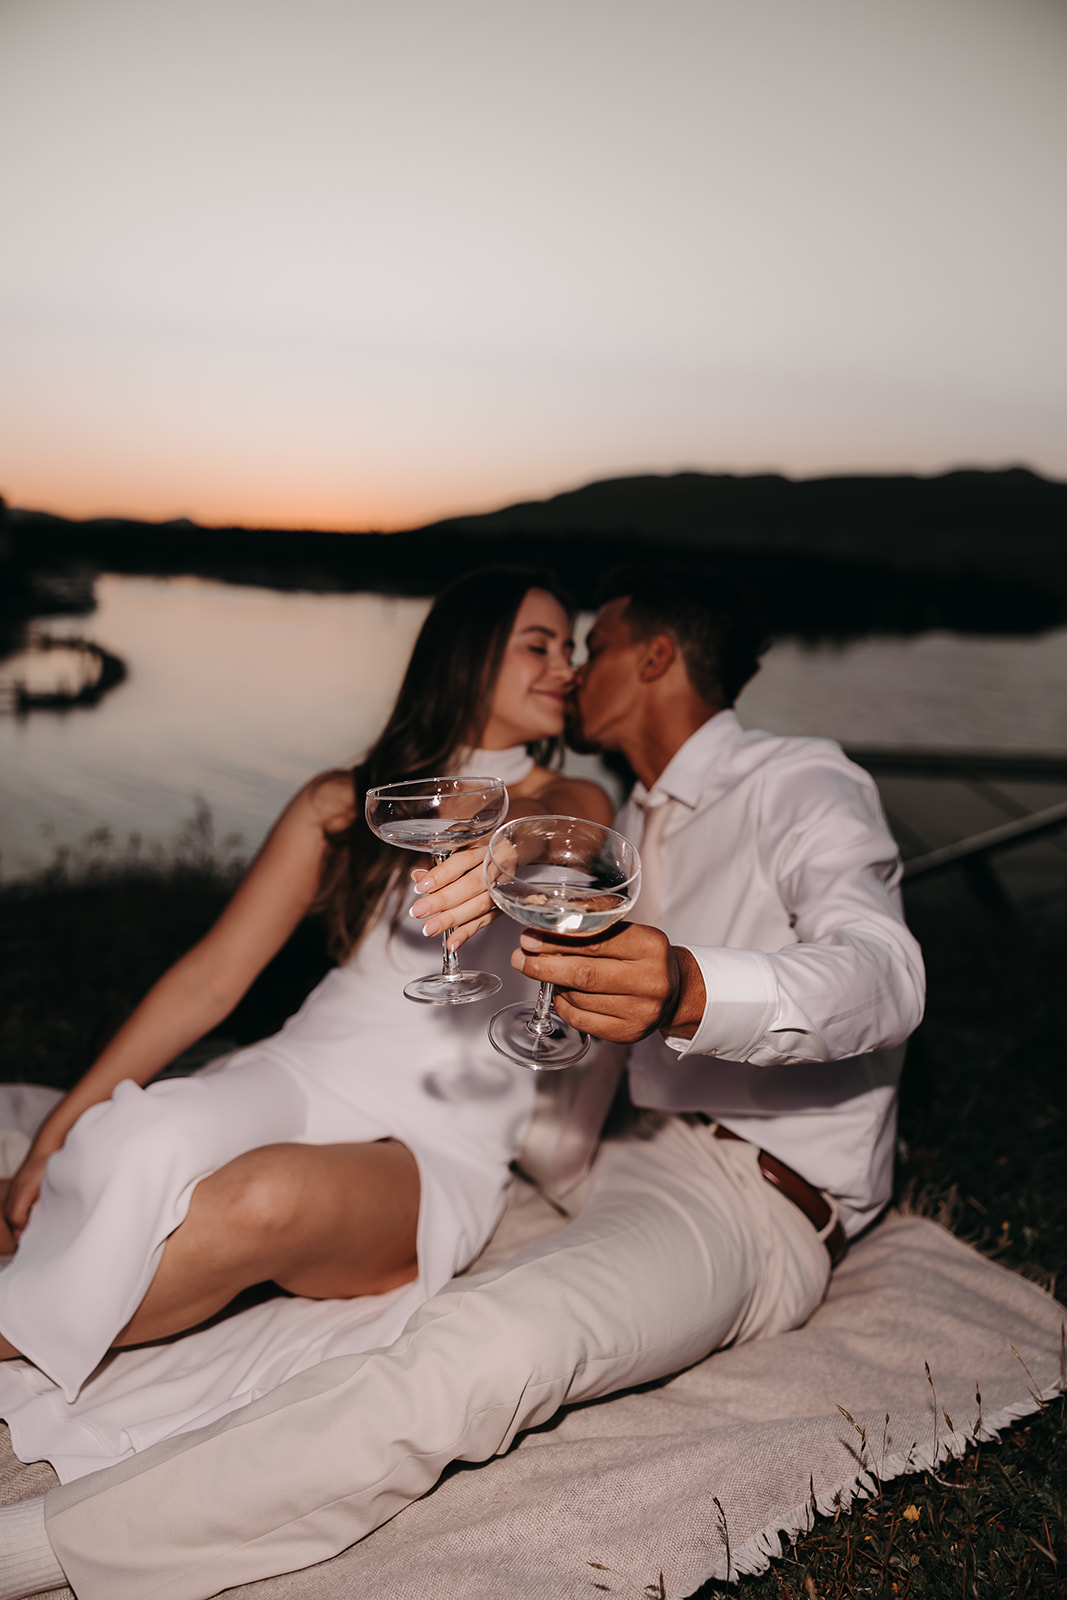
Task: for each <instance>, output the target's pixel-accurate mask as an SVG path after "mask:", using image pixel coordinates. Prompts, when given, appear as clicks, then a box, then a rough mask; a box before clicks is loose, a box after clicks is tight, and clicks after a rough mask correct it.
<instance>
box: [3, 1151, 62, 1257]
mask: <svg viewBox="0 0 1067 1600" xmlns="http://www.w3.org/2000/svg"><path fill="white" fill-rule="evenodd" d="M52 1153H53V1152H52V1150H51V1148H49V1149H39V1148H38V1146H37V1145H36V1144H33V1145H31V1146H30V1149H29V1151H28V1152H27V1154H26V1159H25V1160H24V1161H23V1163H22V1165H21V1167H20V1168H19V1169H18V1171H17V1172H16V1173H15V1176H14V1177H13V1178H12V1179H11V1181H10V1183H9V1184H8V1189H7V1194H6V1195H5V1196H4V1221H5V1222H6V1223H7V1225H8V1227H9V1228H10V1229H11V1237H12V1239H13V1240H14V1241H15V1243H16V1244H18V1242H19V1238H20V1237H21V1234H22V1230H23V1228H25V1226H26V1224H27V1222H28V1221H29V1220H30V1212H31V1211H32V1210H33V1208H34V1206H35V1205H36V1204H37V1197H38V1195H39V1194H40V1192H41V1184H42V1183H43V1182H44V1169H45V1167H46V1165H47V1163H48V1158H49V1156H50V1155H51V1154H52Z"/></svg>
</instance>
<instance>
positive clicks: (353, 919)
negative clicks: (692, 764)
mask: <svg viewBox="0 0 1067 1600" xmlns="http://www.w3.org/2000/svg"><path fill="white" fill-rule="evenodd" d="M531 589H544V590H547V592H548V593H549V594H551V595H554V596H555V597H556V599H558V600H559V601H560V604H561V605H562V606H563V607H564V609H565V610H566V611H568V613H569V612H571V610H572V606H571V603H570V601H569V600H568V599H567V598H566V597H565V596H564V595H563V594H561V592H560V589H559V585H558V584H557V582H556V580H555V578H554V577H553V576H552V575H551V574H550V573H548V572H540V571H536V570H534V569H532V568H526V567H485V568H483V569H481V570H480V571H478V572H469V573H467V574H466V575H465V576H464V577H462V578H457V579H456V581H455V582H454V583H451V584H449V586H448V588H447V589H443V590H442V592H441V593H440V594H439V595H438V597H437V599H436V600H435V601H434V603H433V606H432V607H431V609H430V611H429V614H428V615H427V617H426V620H425V622H424V623H423V625H422V628H421V629H420V631H419V636H418V638H417V639H416V641H415V648H414V649H413V650H412V652H411V660H410V661H409V662H408V669H407V672H406V673H405V675H404V681H403V683H402V684H401V686H400V693H399V694H398V695H397V698H396V704H395V705H394V707H393V709H392V712H391V714H390V716H389V720H388V722H387V723H386V724H385V727H384V728H383V729H382V732H381V733H380V734H379V736H378V738H377V740H376V741H375V743H374V744H373V745H372V746H371V748H370V750H368V752H367V754H366V755H365V756H364V758H363V760H362V761H360V762H359V763H358V764H357V765H356V766H354V767H353V768H351V770H350V771H349V772H346V773H341V772H334V773H329V774H327V775H326V776H327V777H331V778H336V777H340V776H346V777H351V780H352V785H353V789H354V795H353V799H354V804H355V811H354V814H353V817H352V821H351V822H350V823H348V824H347V826H345V827H342V828H339V829H337V830H336V831H334V832H332V833H330V834H328V835H327V849H326V858H325V862H324V864H323V872H322V880H321V883H320V886H319V893H318V896H317V899H316V902H315V909H316V910H318V911H321V912H322V913H323V914H324V915H325V919H326V926H327V931H328V936H329V943H330V953H331V955H333V957H334V958H335V960H337V961H344V960H346V959H347V958H348V956H350V955H351V954H352V951H353V950H354V949H355V948H356V946H357V945H358V944H359V941H360V940H361V938H362V937H363V935H364V934H365V933H366V931H367V929H368V927H369V926H370V924H371V922H372V921H373V920H374V918H375V914H376V913H377V911H378V908H379V907H380V906H382V904H383V902H384V901H386V900H388V899H390V898H393V897H395V898H396V901H397V904H396V906H395V907H394V917H395V916H398V915H399V895H398V894H397V892H396V891H397V890H398V888H399V883H400V878H401V875H402V873H403V872H404V869H405V867H410V866H411V854H410V851H406V850H398V849H396V848H394V846H392V845H388V844H386V843H385V842H384V841H383V840H381V839H379V838H377V836H376V835H375V834H373V833H372V832H371V831H370V829H369V828H368V826H367V823H366V819H365V817H364V805H365V802H366V798H367V791H368V789H374V788H377V786H378V785H379V784H382V783H399V782H400V781H401V780H402V779H404V778H429V777H435V776H438V775H440V774H444V773H447V772H448V770H449V765H450V763H451V762H452V761H453V759H454V757H455V756H456V754H457V752H459V751H460V750H461V749H463V748H464V747H465V746H468V745H469V746H472V747H475V748H476V747H477V744H478V741H479V739H480V738H481V736H482V733H483V732H484V729H485V725H486V722H487V721H488V717H489V711H490V707H491V705H492V699H493V689H494V687H495V685H496V679H497V674H498V673H499V671H500V663H501V661H502V660H503V657H504V648H505V646H506V645H507V642H508V638H509V635H510V634H511V630H512V628H513V626H514V623H515V617H516V614H517V612H518V609H519V607H520V606H521V605H522V602H523V600H524V599H525V597H526V595H527V594H528V593H529V591H530V590H531ZM554 745H558V741H556V740H548V741H544V743H543V744H541V745H539V746H538V747H537V748H536V749H534V747H533V746H531V750H532V751H533V753H534V754H535V757H536V759H538V760H540V761H542V762H543V761H545V760H546V759H549V758H550V757H551V754H552V748H553V746H554Z"/></svg>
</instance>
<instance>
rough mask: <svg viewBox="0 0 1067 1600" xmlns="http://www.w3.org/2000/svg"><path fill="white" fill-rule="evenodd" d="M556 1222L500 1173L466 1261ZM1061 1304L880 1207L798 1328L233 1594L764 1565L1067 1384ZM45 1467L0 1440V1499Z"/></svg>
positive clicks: (728, 1355) (481, 1597) (32, 1488)
mask: <svg viewBox="0 0 1067 1600" xmlns="http://www.w3.org/2000/svg"><path fill="white" fill-rule="evenodd" d="M556 1226H559V1219H558V1218H556V1217H554V1216H553V1214H552V1213H551V1212H549V1211H548V1209H547V1207H545V1206H543V1205H542V1203H541V1202H540V1201H539V1200H538V1199H537V1197H536V1196H533V1195H531V1194H530V1193H528V1192H525V1191H522V1190H517V1191H516V1193H515V1194H514V1196H513V1199H512V1203H511V1205H510V1206H509V1210H508V1212H507V1214H506V1215H505V1218H504V1221H503V1222H502V1223H501V1226H500V1228H499V1229H498V1231H497V1234H496V1235H494V1239H493V1241H492V1243H491V1245H490V1246H489V1249H488V1250H487V1252H486V1254H485V1255H484V1256H483V1258H482V1260H481V1261H480V1262H479V1263H477V1265H479V1266H480V1265H486V1264H489V1262H491V1261H492V1260H493V1259H496V1258H499V1257H500V1256H502V1255H506V1254H508V1253H510V1251H511V1250H512V1249H514V1248H516V1247H517V1246H518V1244H519V1243H521V1242H525V1241H526V1239H528V1238H530V1237H533V1236H536V1235H538V1234H543V1233H546V1232H549V1231H551V1230H552V1228H553V1227H556ZM1065 1322H1067V1311H1065V1310H1064V1308H1063V1307H1062V1306H1060V1305H1059V1304H1057V1302H1056V1301H1055V1300H1053V1299H1052V1298H1051V1297H1050V1296H1049V1295H1047V1294H1045V1293H1044V1291H1043V1290H1041V1289H1039V1288H1038V1287H1037V1286H1036V1285H1035V1284H1033V1283H1030V1282H1028V1281H1027V1280H1026V1279H1024V1278H1020V1277H1018V1276H1016V1275H1015V1274H1013V1273H1010V1272H1008V1271H1006V1270H1004V1269H1003V1268H1001V1267H999V1266H997V1265H995V1264H994V1263H993V1262H990V1261H988V1260H987V1259H985V1258H984V1257H983V1256H980V1255H979V1254H978V1253H977V1252H976V1251H974V1250H973V1249H971V1248H970V1246H968V1245H965V1244H962V1243H961V1242H960V1241H959V1240H958V1239H956V1238H954V1237H953V1236H952V1235H951V1234H950V1233H948V1232H946V1231H945V1229H943V1228H941V1227H939V1226H937V1224H935V1223H933V1222H929V1221H926V1220H924V1219H922V1218H919V1217H913V1216H901V1215H892V1216H890V1217H888V1218H887V1219H886V1220H885V1221H883V1222H882V1223H881V1224H880V1225H879V1226H878V1227H877V1228H875V1229H874V1230H873V1231H872V1232H871V1233H870V1234H869V1235H868V1236H867V1237H866V1238H864V1239H862V1240H861V1241H859V1242H858V1243H857V1244H856V1245H854V1246H853V1248H852V1250H851V1251H850V1252H849V1255H848V1256H847V1257H846V1259H845V1261H844V1262H843V1264H842V1265H841V1266H840V1267H839V1268H838V1270H837V1272H836V1273H835V1274H834V1278H833V1282H832V1284H831V1288H830V1292H829V1294H828V1296H827V1299H826V1301H825V1303H824V1304H823V1305H822V1306H821V1307H820V1308H819V1310H818V1311H817V1312H816V1313H815V1315H814V1316H813V1317H812V1318H811V1320H810V1321H809V1322H808V1324H807V1325H806V1326H805V1327H803V1328H800V1329H798V1330H796V1331H795V1332H792V1333H786V1334H780V1335H778V1336H776V1337H775V1338H773V1339H767V1340H764V1341H761V1342H757V1343H754V1344H746V1345H741V1346H738V1347H736V1348H734V1349H730V1350H723V1351H720V1352H718V1353H717V1354H715V1355H713V1356H711V1357H709V1358H708V1359H707V1360H706V1361H703V1362H701V1363H700V1364H699V1365H698V1366H696V1367H693V1368H691V1369H689V1370H688V1371H686V1372H684V1373H682V1374H680V1375H679V1376H677V1377H675V1378H672V1379H670V1380H668V1381H665V1382H664V1383H662V1384H656V1385H652V1386H648V1387H646V1388H644V1389H642V1390H639V1391H635V1392H630V1393H626V1394H623V1395H619V1396H617V1397H615V1398H614V1399H611V1400H604V1401H599V1402H595V1403H592V1404H589V1405H584V1406H576V1407H574V1408H572V1409H570V1410H568V1411H566V1412H564V1413H563V1414H562V1415H561V1416H560V1417H559V1418H558V1419H557V1420H556V1421H555V1422H554V1423H552V1424H550V1425H548V1426H546V1427H543V1428H539V1429H535V1430H533V1431H531V1432H530V1433H528V1434H526V1435H524V1436H523V1437H522V1438H521V1439H519V1440H518V1441H517V1442H516V1444H515V1446H514V1447H513V1449H512V1450H510V1451H509V1453H508V1454H507V1455H506V1456H504V1457H501V1458H498V1459H495V1460H493V1461H491V1462H488V1463H487V1464H485V1465H483V1466H477V1467H472V1466H457V1467H455V1468H453V1469H452V1470H451V1471H450V1472H448V1473H446V1475H445V1476H444V1478H443V1479H442V1480H441V1481H440V1483H439V1484H438V1485H437V1487H436V1488H435V1489H434V1490H433V1492H432V1493H431V1494H428V1495H426V1496H425V1498H424V1499H422V1500H420V1501H418V1502H417V1503H415V1504H414V1505H412V1506H409V1507H408V1508H407V1509H406V1510H405V1511H403V1512H402V1513H401V1514H400V1515H399V1516H398V1517H396V1518H394V1520H393V1521H392V1522H390V1523H388V1524H386V1526H384V1527H382V1528H379V1529H378V1530H377V1531H376V1532H375V1533H373V1534H371V1535H370V1536H369V1537H368V1538H366V1539H364V1540H362V1542H361V1543H359V1544H357V1545H354V1546H353V1547H352V1548H351V1549H349V1550H347V1551H345V1552H344V1553H343V1554H342V1555H340V1556H338V1557H337V1558H336V1559H335V1560H333V1561H328V1562H324V1563H323V1564H322V1565H321V1566H317V1567H312V1568H308V1569H306V1570H305V1571H303V1572H297V1573H290V1574H286V1575H285V1576H282V1577H277V1578H270V1579H266V1580H264V1581H263V1582H260V1583H257V1584H251V1585H249V1586H247V1587H245V1588H241V1589H237V1590H233V1591H231V1594H232V1595H233V1596H240V1597H241V1600H351V1597H352V1596H353V1595H360V1594H367V1595H373V1596H374V1597H375V1600H546V1597H548V1596H551V1597H552V1600H598V1597H599V1596H600V1595H604V1594H607V1595H614V1596H619V1597H627V1600H629V1597H633V1600H647V1597H648V1595H649V1594H650V1593H660V1592H663V1593H665V1595H666V1596H668V1597H677V1600H681V1597H683V1596H686V1595H690V1594H692V1592H693V1591H694V1590H695V1589H696V1588H698V1587H699V1586H700V1584H701V1583H703V1582H705V1581H706V1580H707V1579H709V1578H717V1579H719V1580H722V1579H726V1578H731V1579H736V1578H737V1577H738V1576H739V1575H741V1574H744V1573H753V1572H759V1571H762V1570H763V1568H764V1567H766V1566H767V1564H768V1562H769V1560H770V1558H771V1556H773V1555H777V1554H779V1553H780V1549H781V1543H780V1537H779V1536H780V1535H781V1534H785V1535H787V1536H789V1537H794V1536H795V1535H797V1534H798V1533H800V1532H802V1531H804V1530H806V1529H807V1528H808V1527H809V1526H810V1525H811V1521H812V1515H813V1511H812V1508H813V1504H814V1505H817V1507H818V1509H819V1510H821V1511H832V1510H833V1509H834V1507H835V1505H836V1504H837V1503H838V1501H840V1503H841V1504H843V1505H845V1506H847V1505H848V1504H849V1503H850V1502H851V1500H852V1499H853V1498H854V1497H855V1496H856V1495H857V1494H860V1495H862V1494H864V1493H866V1492H869V1491H871V1490H872V1489H874V1488H875V1477H878V1478H881V1479H882V1480H888V1479H890V1478H894V1477H897V1476H899V1475H900V1474H902V1473H907V1472H916V1471H920V1470H923V1469H925V1468H928V1467H931V1466H934V1465H935V1464H936V1463H938V1462H940V1461H942V1460H944V1459H945V1458H946V1456H947V1455H948V1454H949V1453H950V1452H953V1453H957V1454H958V1453H960V1452H961V1451H963V1450H964V1449H965V1448H966V1447H967V1445H968V1444H970V1443H973V1441H974V1440H975V1439H986V1440H989V1439H994V1438H996V1436H997V1434H998V1432H999V1431H1000V1430H1001V1429H1002V1428H1004V1427H1005V1426H1006V1425H1007V1424H1008V1423H1010V1422H1012V1421H1014V1420H1015V1419H1016V1418H1018V1417H1023V1416H1026V1415H1028V1414H1029V1413H1031V1412H1033V1411H1036V1410H1037V1409H1038V1408H1039V1406H1040V1404H1041V1402H1042V1401H1043V1400H1045V1399H1050V1398H1051V1397H1052V1396H1053V1395H1054V1394H1055V1393H1057V1392H1058V1391H1059V1389H1060V1388H1061V1387H1062V1386H1063V1385H1064V1356H1063V1338H1064V1333H1063V1330H1064V1325H1065ZM927 1366H928V1367H929V1371H930V1376H929V1378H928V1377H927V1373H926V1367H927ZM976 1391H980V1394H981V1399H980V1400H979V1399H978V1398H977V1393H976ZM842 1408H843V1409H844V1410H845V1411H847V1412H849V1413H850V1415H851V1417H852V1419H853V1423H850V1422H848V1421H847V1420H846V1418H845V1417H844V1416H843V1415H842ZM887 1413H888V1419H889V1420H888V1423H887V1422H886V1414H887ZM853 1424H854V1425H853ZM353 1426H354V1427H355V1426H358V1419H356V1418H354V1419H353ZM861 1430H862V1433H861ZM54 1481H55V1480H54V1478H53V1476H52V1473H51V1469H50V1468H49V1467H47V1466H44V1465H41V1464H38V1465H35V1466H31V1467H23V1466H21V1465H20V1464H19V1463H17V1462H16V1461H15V1460H14V1458H13V1457H12V1456H11V1455H10V1451H9V1450H8V1449H6V1448H5V1449H4V1451H3V1452H0V1502H6V1501H10V1500H13V1499H18V1498H21V1497H22V1496H23V1495H27V1494H40V1493H41V1492H42V1490H43V1489H45V1488H47V1487H48V1486H50V1484H51V1483H53V1482H54ZM660 1573H662V1574H663V1583H664V1588H663V1591H660V1589H659V1577H660ZM60 1593H61V1594H64V1595H67V1594H69V1591H68V1590H63V1591H60Z"/></svg>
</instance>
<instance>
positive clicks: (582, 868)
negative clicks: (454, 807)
mask: <svg viewBox="0 0 1067 1600" xmlns="http://www.w3.org/2000/svg"><path fill="white" fill-rule="evenodd" d="M485 882H486V886H487V888H488V890H489V893H490V895H491V896H492V899H493V901H494V903H495V904H496V905H497V906H499V907H500V910H501V911H503V912H504V914H505V916H508V917H511V918H512V920H513V921H515V922H521V923H523V924H524V926H526V927H528V928H538V929H542V930H544V931H545V932H547V933H554V934H557V935H558V934H564V935H567V936H570V937H573V938H577V937H580V936H582V935H585V936H588V935H590V934H597V933H603V931H604V929H605V928H609V927H610V926H611V924H612V923H613V922H617V921H618V920H619V918H620V917H624V916H625V915H626V913H627V912H628V911H629V909H630V907H631V906H632V905H633V903H634V901H635V900H636V899H637V895H638V891H639V889H640V887H641V858H640V856H639V855H638V853H637V851H636V849H635V848H634V846H633V845H632V844H631V843H630V841H629V840H628V839H624V838H623V836H622V834H621V833H616V832H615V831H614V829H613V828H605V827H603V826H602V824H600V823H598V822H586V821H584V820H583V819H582V818H580V817H520V818H517V819H516V820H515V821H514V822H508V823H505V824H504V826H503V827H502V828H498V829H497V831H496V832H495V833H494V835H493V837H492V838H491V839H490V841H489V849H488V851H487V853H486V857H485ZM489 1039H490V1042H491V1043H492V1045H493V1047H494V1048H495V1049H497V1050H499V1051H500V1054H501V1055H503V1056H507V1057H508V1059H509V1060H511V1061H519V1062H521V1063H522V1065H523V1066H526V1067H530V1068H531V1069H532V1070H533V1071H534V1072H552V1071H555V1070H556V1069H557V1068H559V1067H569V1066H572V1065H573V1063H574V1062H575V1061H580V1060H581V1058H582V1056H584V1055H585V1052H586V1051H587V1050H588V1048H589V1039H588V1036H587V1035H586V1034H584V1033H579V1032H578V1030H577V1029H576V1028H572V1027H570V1026H569V1024H568V1023H566V1022H564V1021H563V1020H562V1018H561V1017H558V1016H557V1015H556V1013H555V1011H554V1010H553V1009H552V985H551V984H550V983H542V985H541V987H540V989H539V991H538V995H537V1004H536V1005H533V1006H530V1005H524V1004H521V1003H520V1004H519V1005H514V1006H505V1007H504V1009H503V1010H502V1011H498V1012H497V1013H496V1015H495V1017H494V1018H493V1020H492V1022H491V1023H490V1024H489Z"/></svg>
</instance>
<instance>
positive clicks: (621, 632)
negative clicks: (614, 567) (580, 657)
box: [575, 598, 643, 750]
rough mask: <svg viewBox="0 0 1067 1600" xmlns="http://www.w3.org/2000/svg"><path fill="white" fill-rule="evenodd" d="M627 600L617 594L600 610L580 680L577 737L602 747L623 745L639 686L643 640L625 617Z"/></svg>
mask: <svg viewBox="0 0 1067 1600" xmlns="http://www.w3.org/2000/svg"><path fill="white" fill-rule="evenodd" d="M628 603H629V602H628V600H627V599H626V598H623V599H621V600H612V601H610V602H609V603H608V604H607V605H606V606H604V607H603V608H602V610H601V611H600V612H598V614H597V619H596V621H595V622H594V623H593V626H592V627H591V628H590V630H589V635H588V637H587V639H586V642H585V644H586V651H587V655H586V659H585V661H584V662H583V663H582V665H581V666H580V667H579V668H578V673H577V679H576V683H575V705H576V709H577V724H578V726H577V729H576V730H575V732H576V738H575V742H576V743H579V744H582V745H593V746H595V747H596V748H597V749H598V750H619V749H621V748H622V740H621V737H620V736H621V734H622V733H623V732H624V730H625V728H626V726H627V724H630V723H632V720H633V718H634V714H635V710H636V704H637V696H638V694H639V691H640V686H641V679H640V675H639V674H640V662H641V658H642V655H643V650H642V645H641V644H640V643H639V642H635V640H634V639H633V637H632V636H631V633H630V629H629V626H628V624H627V623H626V622H625V620H624V618H623V612H624V611H625V610H626V607H627V604H628Z"/></svg>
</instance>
